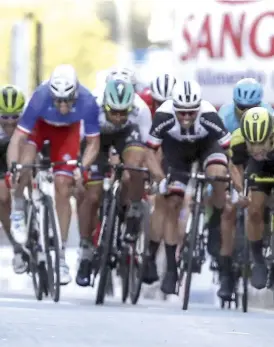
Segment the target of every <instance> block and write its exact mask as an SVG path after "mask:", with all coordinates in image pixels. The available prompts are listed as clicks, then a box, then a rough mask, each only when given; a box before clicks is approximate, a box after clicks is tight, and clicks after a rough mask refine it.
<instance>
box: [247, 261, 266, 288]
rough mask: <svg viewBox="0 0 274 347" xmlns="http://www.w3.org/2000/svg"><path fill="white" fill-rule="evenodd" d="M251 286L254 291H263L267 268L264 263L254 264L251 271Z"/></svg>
mask: <svg viewBox="0 0 274 347" xmlns="http://www.w3.org/2000/svg"><path fill="white" fill-rule="evenodd" d="M250 282H251V285H252V286H253V287H254V288H256V289H263V288H265V286H266V282H267V267H266V265H265V263H264V262H261V263H259V262H254V264H253V266H252V270H251V279H250Z"/></svg>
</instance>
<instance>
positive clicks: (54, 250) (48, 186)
mask: <svg viewBox="0 0 274 347" xmlns="http://www.w3.org/2000/svg"><path fill="white" fill-rule="evenodd" d="M57 165H78V161H77V160H68V161H62V162H55V163H51V162H50V161H49V160H48V159H41V160H40V162H38V163H34V164H27V165H22V164H17V163H15V162H13V163H12V165H11V173H12V174H13V176H12V180H13V184H15V183H16V176H17V175H16V174H17V173H18V172H21V171H22V170H31V171H32V182H31V189H28V190H27V194H26V227H27V233H28V241H27V243H26V246H25V247H24V248H23V250H24V252H25V253H26V254H27V255H28V258H29V264H28V266H29V269H28V272H29V273H30V274H31V276H32V283H33V288H34V293H35V296H36V298H37V300H42V299H43V295H45V296H48V294H50V295H51V297H52V300H53V301H54V302H58V301H59V299H60V251H61V248H62V240H61V232H60V227H59V221H58V217H57V213H56V208H55V197H54V195H55V188H54V173H53V168H54V167H55V166H57Z"/></svg>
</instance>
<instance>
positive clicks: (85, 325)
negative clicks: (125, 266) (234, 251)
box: [0, 221, 274, 347]
mask: <svg viewBox="0 0 274 347" xmlns="http://www.w3.org/2000/svg"><path fill="white" fill-rule="evenodd" d="M71 229H72V234H73V235H71V241H70V246H76V245H77V243H78V241H77V233H76V232H75V230H76V225H75V221H74V222H73V223H72V227H71ZM10 259H11V251H10V249H8V248H7V247H3V248H0V347H2V346H3V347H55V346H56V347H57V346H58V347H66V346H68V347H69V346H73V347H76V346H77V347H154V346H155V347H156V346H157V347H169V346H172V347H177V346H178V347H183V346H191V347H207V346H210V347H215V346H216V347H220V346H222V347H254V346H271V345H272V344H273V343H274V333H273V327H274V315H273V311H264V310H260V311H258V310H257V311H256V310H253V311H252V310H251V311H250V312H249V313H247V314H244V313H242V312H241V311H240V310H238V311H236V310H234V309H232V310H221V309H220V308H219V307H218V304H217V303H216V299H215V289H216V288H215V289H214V288H213V285H212V279H211V277H210V274H209V273H208V271H206V270H205V271H203V274H202V275H200V276H196V278H194V282H193V286H192V296H191V303H190V306H189V310H188V311H187V312H185V311H182V310H181V309H180V307H181V301H180V300H179V299H178V298H177V297H175V298H174V297H173V298H171V299H170V300H168V301H163V300H159V299H157V298H156V299H155V300H148V299H144V298H142V299H141V300H140V302H139V304H138V305H137V306H132V305H130V304H121V300H120V298H119V297H120V289H119V282H117V281H116V290H115V297H114V298H107V299H106V303H105V305H104V306H95V304H94V295H95V292H94V290H92V289H91V288H79V287H77V286H76V284H75V283H74V282H73V283H71V284H70V285H69V286H66V287H64V288H62V289H63V290H62V293H61V295H62V296H61V302H60V303H58V304H55V303H53V302H51V301H50V300H49V299H46V300H43V301H41V302H37V301H36V300H35V299H34V295H33V292H32V288H31V281H30V279H29V278H28V277H27V276H26V275H21V276H16V275H15V274H13V272H12V270H11V267H10ZM76 260H77V252H76V249H75V248H71V249H69V250H68V261H69V265H70V267H71V272H72V274H73V276H74V275H75V270H76V266H75V263H76ZM144 289H145V291H144V292H146V291H150V289H149V288H144ZM146 296H148V295H146Z"/></svg>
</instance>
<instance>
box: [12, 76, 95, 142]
mask: <svg viewBox="0 0 274 347" xmlns="http://www.w3.org/2000/svg"><path fill="white" fill-rule="evenodd" d="M53 102H54V101H53V98H52V95H51V93H50V90H49V86H48V83H47V82H44V83H42V84H41V85H40V86H39V87H38V88H37V89H36V90H35V92H34V93H33V95H32V97H31V99H30V100H29V102H28V104H27V106H26V108H25V110H24V112H23V115H22V117H21V119H20V121H19V124H18V129H20V130H21V131H23V132H25V133H27V134H29V133H31V131H32V129H33V128H34V126H35V124H36V122H37V121H38V120H42V121H43V122H45V123H47V124H50V125H52V126H54V127H64V126H69V125H71V124H74V123H78V122H80V121H81V120H83V124H84V130H85V135H86V136H96V135H99V124H98V112H99V109H98V106H97V104H96V102H95V99H94V97H93V95H92V94H91V93H90V92H89V91H88V90H87V89H86V88H85V87H84V86H82V85H79V89H78V95H77V99H76V101H75V103H74V105H73V107H72V109H71V111H70V112H69V113H68V114H65V115H64V114H61V113H60V112H59V111H58V109H57V108H56V107H55V106H54V103H53Z"/></svg>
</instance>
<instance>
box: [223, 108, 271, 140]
mask: <svg viewBox="0 0 274 347" xmlns="http://www.w3.org/2000/svg"><path fill="white" fill-rule="evenodd" d="M259 106H261V107H265V108H266V109H268V110H269V112H270V113H273V112H274V111H273V108H272V107H271V105H269V104H267V103H264V102H261V103H260V105H259ZM218 113H219V116H220V117H221V118H222V120H223V122H224V125H225V127H226V128H227V130H228V131H229V132H230V133H232V132H233V131H234V130H236V129H238V128H239V126H240V117H239V116H238V115H237V113H236V110H235V105H234V103H231V104H225V105H223V106H222V107H221V108H220V109H219V112H218Z"/></svg>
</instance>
